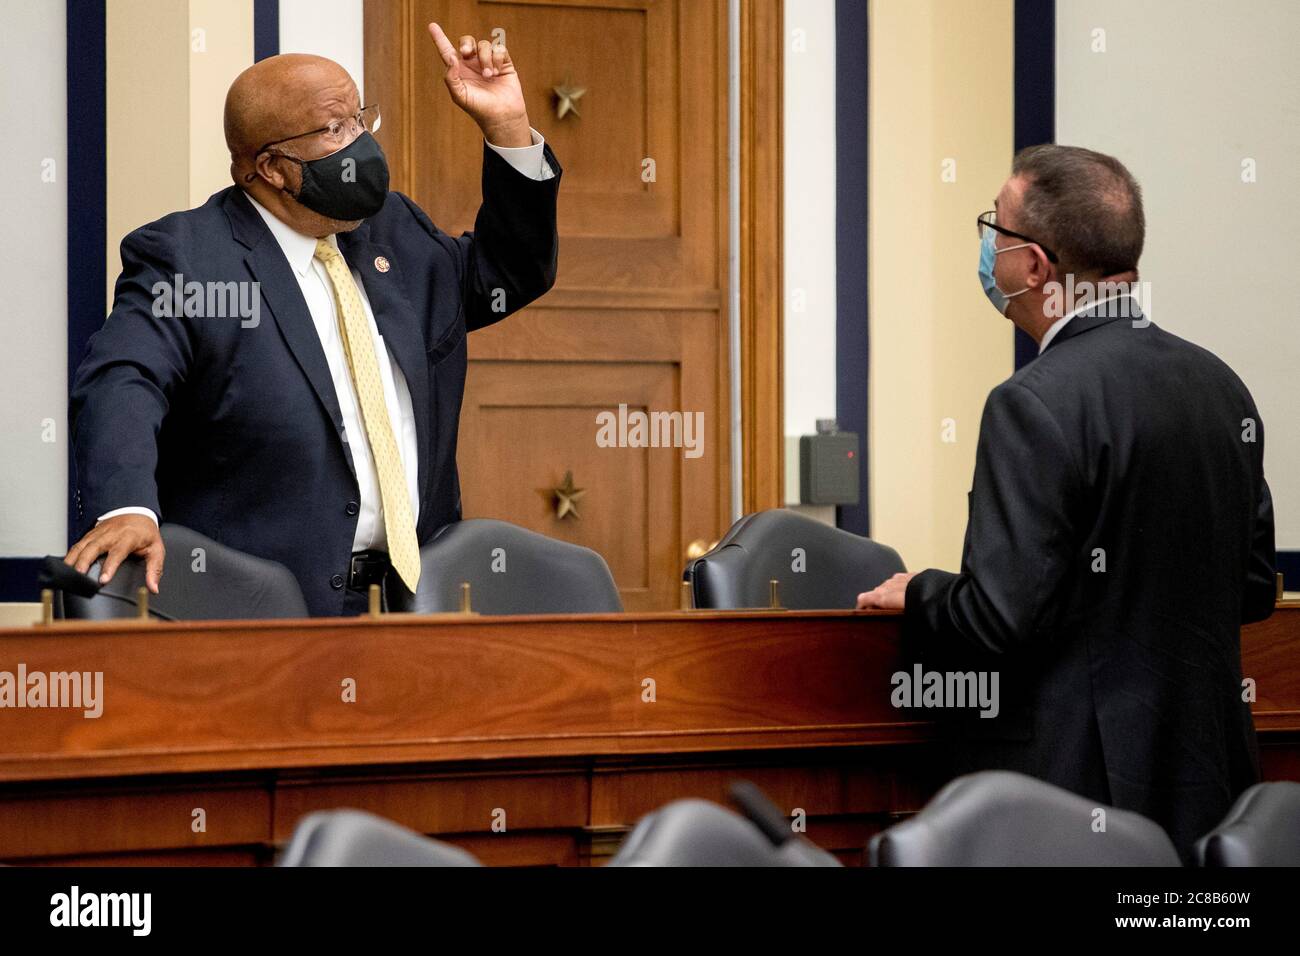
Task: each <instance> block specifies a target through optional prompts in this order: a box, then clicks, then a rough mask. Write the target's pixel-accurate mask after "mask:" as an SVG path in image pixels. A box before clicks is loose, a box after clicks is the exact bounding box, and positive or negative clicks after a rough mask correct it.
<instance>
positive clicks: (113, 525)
mask: <svg viewBox="0 0 1300 956" xmlns="http://www.w3.org/2000/svg"><path fill="white" fill-rule="evenodd" d="M133 554H135V555H139V556H140V557H142V558H144V562H145V572H144V581H145V584H146V585H148V587H149V590H150V591H152V592H153V593H154V594H157V593H158V581H159V579H161V578H162V572H163V557H164V556H165V550H164V548H163V540H162V535H161V534H160V533H159V532H158V525H157V524H155V523H154V522H153V520H152V519H150V518H148V517H145V516H144V515H133V514H127V515H117V516H116V517H113V518H105V519H104V520H103V521H101V522H99V524H97V525H95V527H93V528H91V529H90V531H88V532H86V535H85V537H83V538H82V539H81V540H80V541H78V542H77V543H76V544H74V545H73V546H72V548H71V549H70V550H69V551H68V553H67V556H66V557H64V559H63V563H64V564H67V565H71V566H72V567H74V568H76V569H77V570H78V571H80V572H81V573H82V574H85V573H86V572H87V571H88V570H90V566H91V565H92V564H94V563H95V562H96V561H97V560H98V559H99V557H100V556H101V555H107V557H106V558H105V559H104V566H103V568H101V569H100V574H99V583H100V584H107V583H108V582H109V581H111V580H113V575H114V574H116V573H117V569H118V567H119V566H120V565H121V563H122V562H123V561H124V560H126V558H127V557H128V556H130V555H133Z"/></svg>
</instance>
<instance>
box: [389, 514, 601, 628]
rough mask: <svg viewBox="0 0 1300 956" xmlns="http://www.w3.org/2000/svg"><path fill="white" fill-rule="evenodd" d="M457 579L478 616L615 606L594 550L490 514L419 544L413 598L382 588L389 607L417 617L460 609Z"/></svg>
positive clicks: (443, 530)
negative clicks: (464, 584)
mask: <svg viewBox="0 0 1300 956" xmlns="http://www.w3.org/2000/svg"><path fill="white" fill-rule="evenodd" d="M465 581H468V582H469V585H470V600H471V606H472V609H473V610H475V611H478V612H479V613H482V614H580V613H595V612H600V611H621V610H623V603H622V601H620V600H619V596H618V588H616V587H615V586H614V578H613V576H612V575H611V574H610V573H609V566H608V565H606V564H605V559H604V558H602V557H601V556H600V555H599V554H597V553H596V552H595V551H592V550H591V549H590V548H584V547H581V546H579V545H576V544H570V543H568V542H567V541H556V540H555V539H554V538H548V537H546V536H545V535H541V534H537V533H536V532H534V531H528V530H527V529H525V528H520V527H518V526H516V525H512V524H507V523H506V522H504V521H494V520H492V519H490V518H469V519H466V520H465V521H457V522H454V523H453V524H449V525H446V526H444V527H443V528H440V529H439V530H438V531H437V532H436V533H435V534H434V536H433V539H432V540H431V541H430V542H429V543H428V544H426V545H425V546H424V547H423V548H421V549H420V584H419V586H418V588H417V589H416V594H415V596H414V598H412V597H411V596H410V595H409V594H408V593H407V592H406V590H405V589H404V588H400V587H398V588H390V589H389V596H388V604H389V609H390V610H393V611H414V612H416V613H417V614H434V613H439V612H446V611H457V610H460V593H461V588H460V586H461V583H462V582H465Z"/></svg>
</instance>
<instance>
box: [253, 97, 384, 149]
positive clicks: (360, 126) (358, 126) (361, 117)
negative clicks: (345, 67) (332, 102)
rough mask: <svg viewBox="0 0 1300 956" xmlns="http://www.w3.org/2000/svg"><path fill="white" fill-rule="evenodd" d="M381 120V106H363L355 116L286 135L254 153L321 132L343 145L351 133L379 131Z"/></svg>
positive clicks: (359, 133)
mask: <svg viewBox="0 0 1300 956" xmlns="http://www.w3.org/2000/svg"><path fill="white" fill-rule="evenodd" d="M379 122H380V116H379V107H378V106H374V105H372V106H363V107H362V108H361V109H360V110H358V111H357V114H356V115H355V116H349V117H347V118H345V119H336V120H333V121H332V122H331V123H330V124H329V125H328V126H322V127H321V128H320V129H313V130H308V131H307V132H305V133H296V134H294V135H293V136H286V137H285V138H284V139H277V140H273V141H272V142H269V143H265V144H263V146H262V147H261V148H260V149H259V150H258V151H257V152H256V153H255V154H254V156H261V155H262V154H263V153H265V152H266V151H267V150H268V149H270V148H271V147H272V146H279V145H280V144H281V143H287V142H289V141H290V140H294V139H302V138H303V137H304V136H316V135H318V134H320V133H324V134H325V135H326V137H327V138H328V141H329V142H332V143H334V142H337V143H339V144H340V145H342V142H343V139H344V138H345V137H346V136H348V135H349V134H351V133H354V132H355V133H356V135H358V136H360V135H361V132H367V133H377V132H379Z"/></svg>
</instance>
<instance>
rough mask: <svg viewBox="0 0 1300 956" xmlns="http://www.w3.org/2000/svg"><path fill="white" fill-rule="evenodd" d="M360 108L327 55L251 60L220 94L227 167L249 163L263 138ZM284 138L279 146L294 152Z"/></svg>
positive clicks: (233, 168) (290, 132) (303, 144)
mask: <svg viewBox="0 0 1300 956" xmlns="http://www.w3.org/2000/svg"><path fill="white" fill-rule="evenodd" d="M359 109H361V102H360V98H359V96H358V94H357V86H356V84H355V83H353V82H352V77H351V76H349V75H348V71H347V70H345V69H343V67H341V66H339V65H338V64H337V63H335V62H334V61H333V60H329V59H326V58H325V57H323V56H312V55H310V54H307V53H282V54H280V55H279V56H272V57H268V58H266V59H265V60H261V61H259V62H257V63H254V64H253V65H252V66H250V67H249V68H248V69H246V70H245V71H244V72H243V73H240V74H239V76H237V77H235V82H234V83H232V84H230V92H228V93H227V94H226V114H225V127H226V145H227V146H228V147H229V149H230V159H231V172H232V174H234V176H235V180H236V181H237V182H238V180H239V171H240V170H249V169H252V168H253V162H254V159H255V154H256V151H257V149H258V148H259V147H261V146H262V145H263V144H265V143H269V142H273V141H275V140H280V139H284V138H285V137H288V136H294V135H297V134H298V133H305V132H307V131H308V130H313V129H319V128H320V127H322V126H327V125H329V123H330V122H331V121H332V120H335V119H341V118H343V117H347V116H353V115H355V114H356V112H357V111H358V110H359ZM295 147H303V148H308V147H309V144H308V143H306V142H298V141H295V142H292V143H286V144H285V152H287V153H293V154H294V155H299V151H296V150H295Z"/></svg>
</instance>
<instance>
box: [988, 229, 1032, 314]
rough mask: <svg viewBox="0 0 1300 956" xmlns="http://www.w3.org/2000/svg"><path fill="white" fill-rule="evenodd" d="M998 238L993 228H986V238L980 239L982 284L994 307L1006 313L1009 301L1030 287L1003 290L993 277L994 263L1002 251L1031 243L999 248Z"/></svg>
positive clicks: (1021, 247) (1019, 247)
mask: <svg viewBox="0 0 1300 956" xmlns="http://www.w3.org/2000/svg"><path fill="white" fill-rule="evenodd" d="M996 238H997V233H995V232H994V231H993V230H992V229H985V230H984V238H983V239H982V240H981V241H980V285H982V286H984V294H985V295H986V296H988V298H989V301H990V302H992V303H993V308H995V309H997V310H998V311H999V312H1001V313H1002V314H1003V315H1006V314H1007V303H1008V302H1009V301H1010V300H1011V299H1014V298H1015V297H1016V296H1018V295H1020V294H1021V293H1024V292H1028V291H1029V287H1028V286H1026V287H1025V288H1023V289H1021V290H1020V292H1003V291H1002V290H1001V289H999V288H998V283H997V280H996V279H994V278H993V263H994V262H995V261H996V259H997V256H998V255H999V254H1000V253H1003V252H1010V251H1011V250H1012V249H1023V248H1024V247H1025V246H1028V245H1030V243H1028V242H1022V243H1020V245H1018V246H1007V247H1006V248H1005V249H999V248H998V247H997V246H995V245H994V241H995V240H996Z"/></svg>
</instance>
